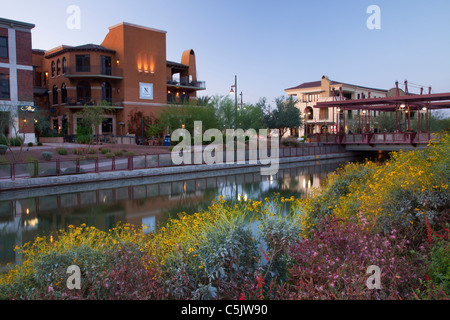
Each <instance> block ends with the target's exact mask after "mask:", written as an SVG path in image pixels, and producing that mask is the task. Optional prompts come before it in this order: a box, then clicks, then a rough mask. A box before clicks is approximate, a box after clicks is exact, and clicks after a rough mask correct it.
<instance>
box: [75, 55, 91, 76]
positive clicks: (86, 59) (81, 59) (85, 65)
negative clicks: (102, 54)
mask: <svg viewBox="0 0 450 320" xmlns="http://www.w3.org/2000/svg"><path fill="white" fill-rule="evenodd" d="M75 63H76V70H77V72H91V56H90V55H88V54H85V55H77V56H76V57H75Z"/></svg>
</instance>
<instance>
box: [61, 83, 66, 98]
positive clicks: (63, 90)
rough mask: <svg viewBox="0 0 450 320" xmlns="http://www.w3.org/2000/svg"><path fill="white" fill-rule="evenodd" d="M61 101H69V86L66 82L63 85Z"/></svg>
mask: <svg viewBox="0 0 450 320" xmlns="http://www.w3.org/2000/svg"><path fill="white" fill-rule="evenodd" d="M61 103H67V88H66V84H65V83H63V84H62V85H61Z"/></svg>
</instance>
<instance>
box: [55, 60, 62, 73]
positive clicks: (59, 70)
mask: <svg viewBox="0 0 450 320" xmlns="http://www.w3.org/2000/svg"><path fill="white" fill-rule="evenodd" d="M56 75H57V76H59V75H61V60H59V59H58V60H57V61H56Z"/></svg>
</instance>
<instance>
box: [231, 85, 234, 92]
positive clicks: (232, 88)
mask: <svg viewBox="0 0 450 320" xmlns="http://www.w3.org/2000/svg"><path fill="white" fill-rule="evenodd" d="M233 87H234V86H231V90H230V94H234V90H233Z"/></svg>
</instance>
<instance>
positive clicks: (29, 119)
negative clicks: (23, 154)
mask: <svg viewBox="0 0 450 320" xmlns="http://www.w3.org/2000/svg"><path fill="white" fill-rule="evenodd" d="M33 28H34V24H30V23H25V22H20V21H14V20H8V19H3V18H0V112H1V113H5V114H3V115H2V119H3V120H2V128H1V130H2V131H3V132H2V134H4V135H6V136H9V137H13V136H16V135H18V136H21V137H23V138H24V139H25V142H26V143H28V142H35V135H34V121H33V112H34V103H33V64H32V54H31V51H32V50H31V48H32V45H31V29H33ZM3 116H6V117H3ZM6 118H9V119H11V120H12V121H7V120H5V119H6Z"/></svg>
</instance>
